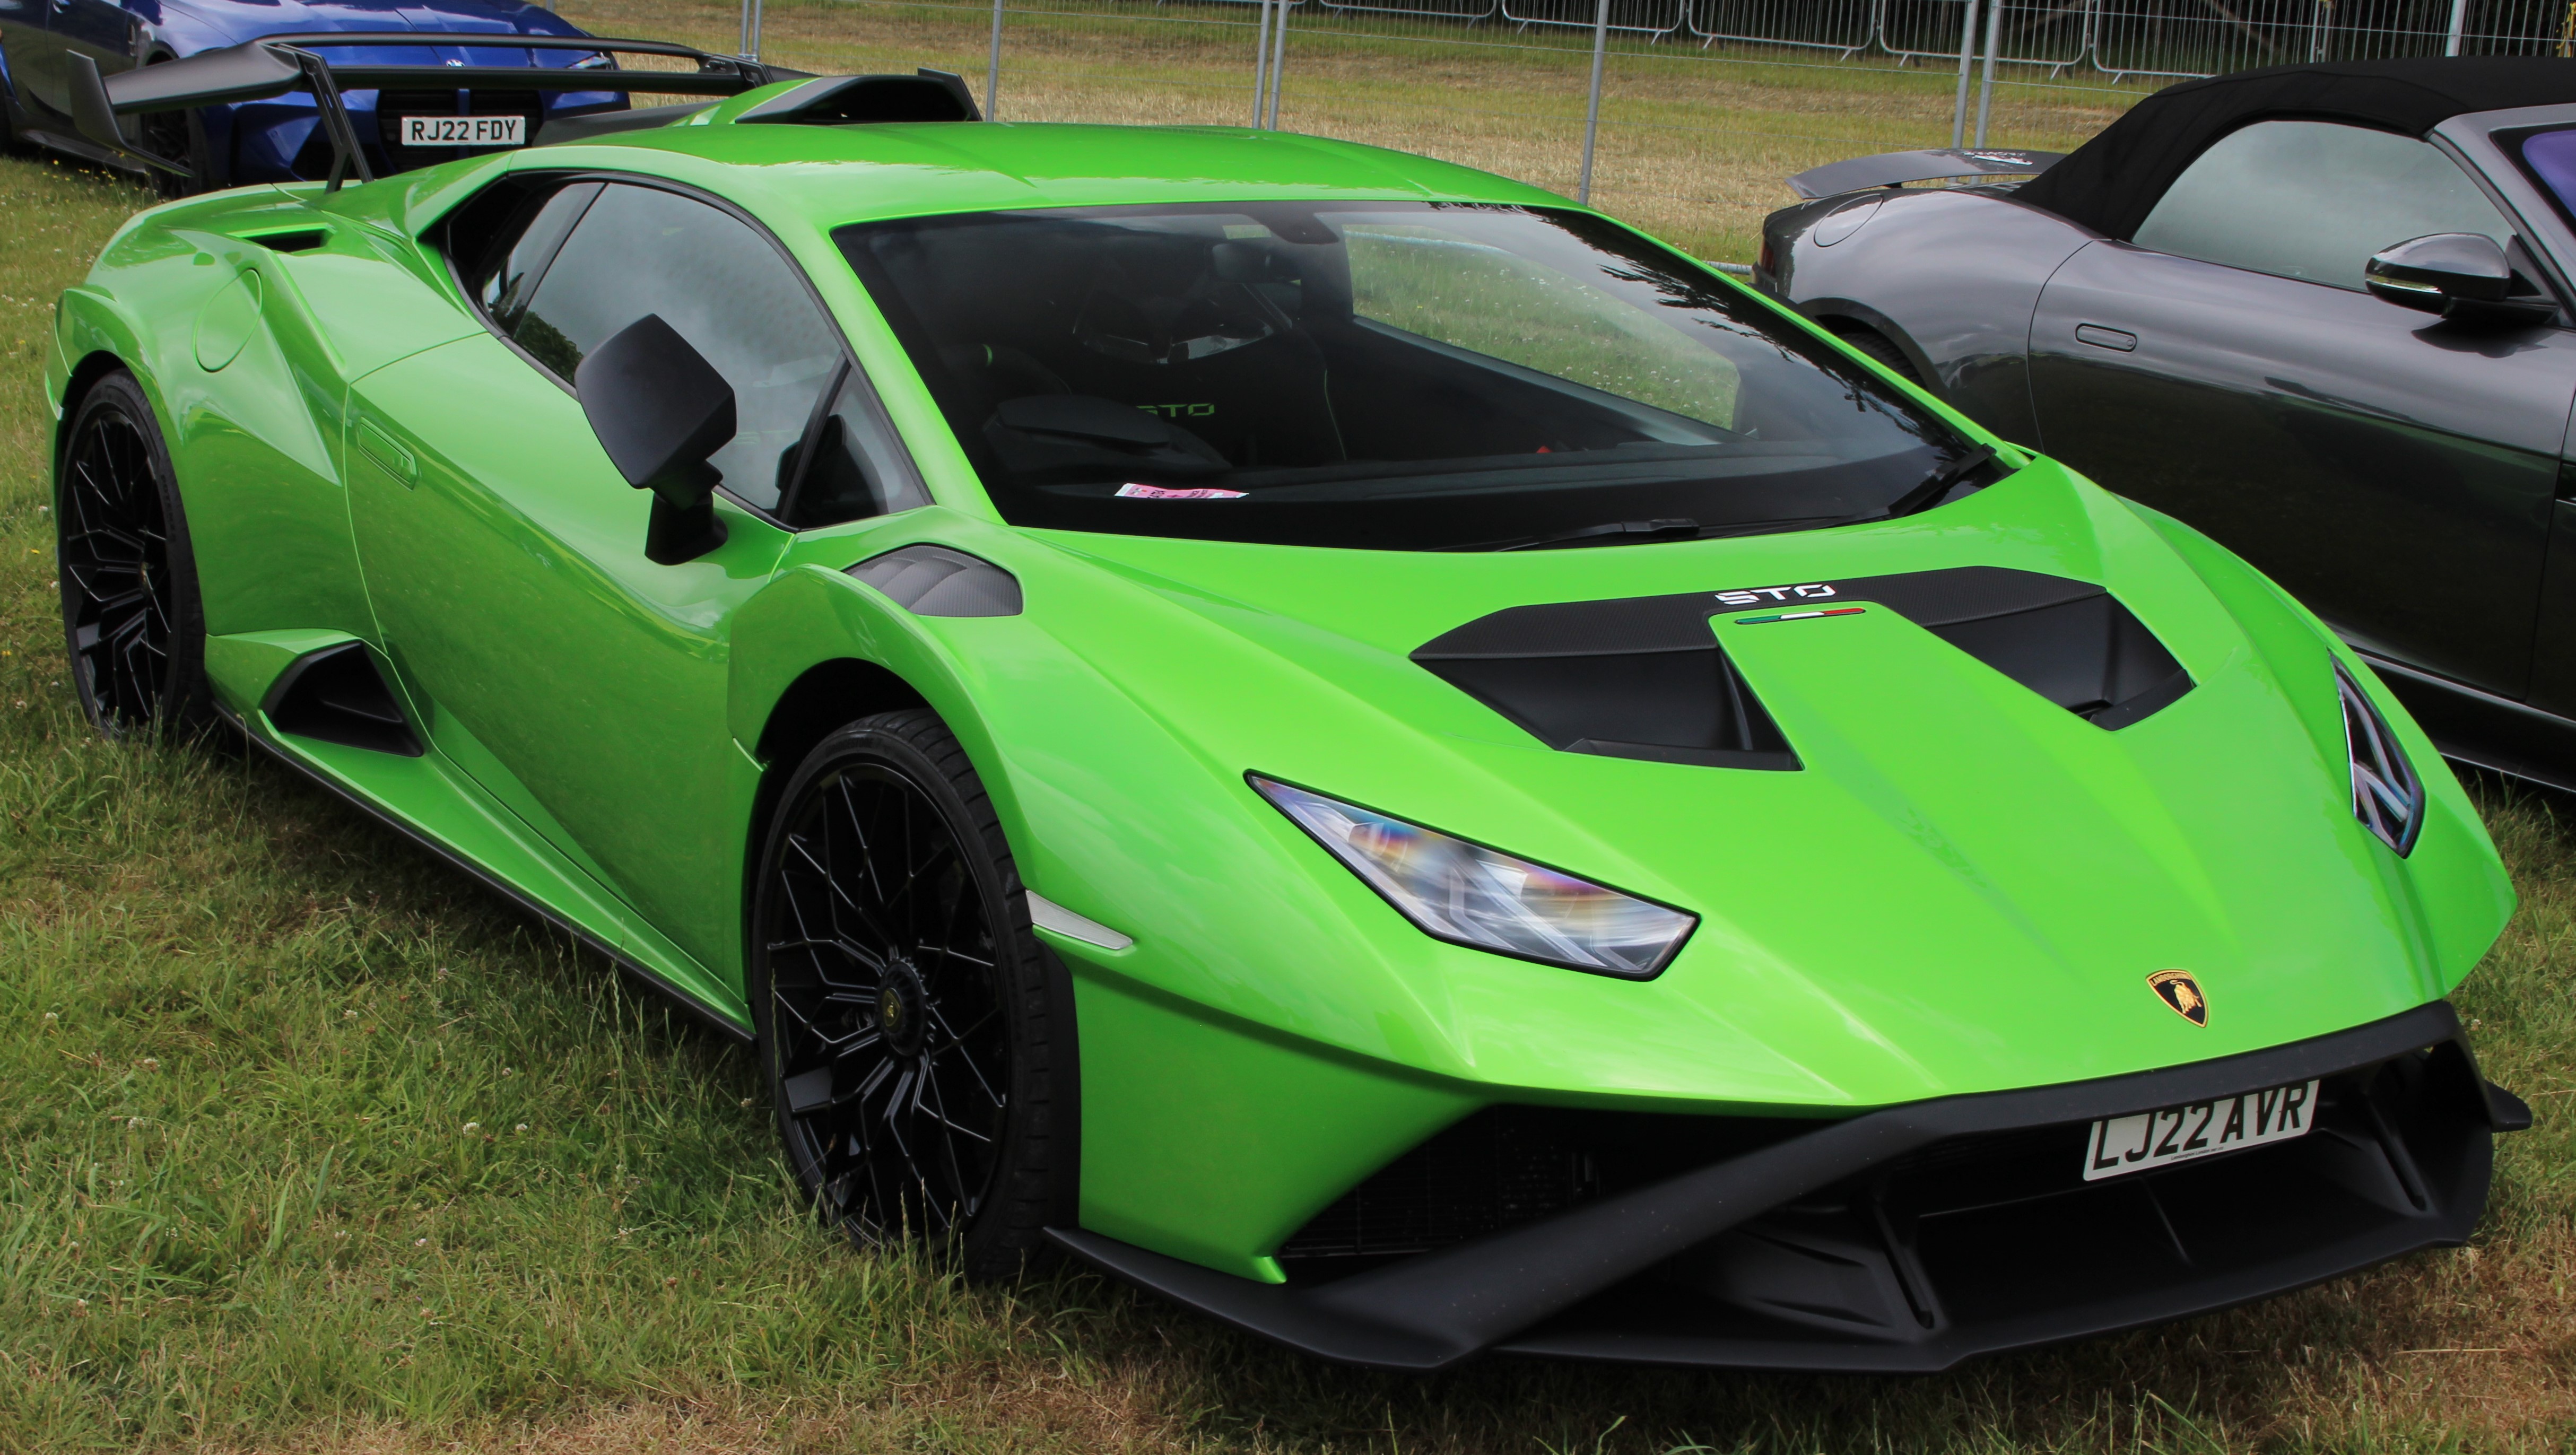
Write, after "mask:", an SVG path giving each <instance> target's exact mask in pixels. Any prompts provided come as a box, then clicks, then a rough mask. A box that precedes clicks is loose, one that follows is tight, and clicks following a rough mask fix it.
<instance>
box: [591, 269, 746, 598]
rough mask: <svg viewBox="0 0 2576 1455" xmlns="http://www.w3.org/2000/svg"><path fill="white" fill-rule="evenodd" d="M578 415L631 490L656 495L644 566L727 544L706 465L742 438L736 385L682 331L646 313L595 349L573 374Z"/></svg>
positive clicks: (718, 475) (714, 474) (718, 477)
mask: <svg viewBox="0 0 2576 1455" xmlns="http://www.w3.org/2000/svg"><path fill="white" fill-rule="evenodd" d="M572 385H573V389H574V390H575V391H576V392H577V393H579V394H580V395H581V412H582V413H583V414H585V415H588V416H589V417H590V430H591V433H593V434H595V435H597V436H599V443H600V445H601V447H602V448H604V449H606V450H607V451H608V459H609V462H610V463H611V464H614V465H615V466H616V467H617V473H619V474H621V475H623V476H625V477H626V483H627V484H629V485H632V486H634V487H635V488H636V489H638V490H650V491H652V492H653V519H652V523H651V524H650V525H649V526H647V527H646V529H645V534H644V555H645V558H646V559H647V560H650V561H654V562H656V563H658V564H660V565H664V566H676V565H678V564H680V563H681V562H683V561H694V560H696V559H697V558H698V557H700V556H703V555H705V554H706V553H707V552H709V551H712V550H714V549H715V548H716V547H718V546H720V545H723V544H724V538H725V528H724V522H722V521H720V520H718V519H716V512H715V499H714V497H715V488H716V486H717V485H719V484H721V483H723V480H724V473H723V472H722V471H720V470H718V469H717V468H716V467H715V466H713V465H711V464H708V463H707V461H708V458H709V457H710V456H712V455H714V454H715V452H716V451H718V450H720V449H723V448H724V447H725V445H726V444H727V443H728V442H730V441H731V440H732V439H733V437H734V433H735V428H736V426H735V423H734V412H733V386H732V385H730V384H727V383H726V382H725V380H724V376H723V375H722V374H719V373H717V372H716V370H715V366H714V365H713V364H710V363H708V362H707V361H706V358H705V356H704V355H702V354H700V353H699V352H698V351H697V350H696V349H693V348H691V347H690V346H689V341H688V340H687V339H684V338H682V337H680V331H679V330H678V329H675V328H673V327H671V326H670V325H669V324H667V323H664V322H663V321H662V316H661V315H660V314H658V313H648V314H646V315H644V316H643V317H642V318H639V319H637V320H635V321H634V322H633V323H630V324H628V325H627V326H626V327H625V328H623V329H620V330H619V331H618V332H617V334H616V335H615V336H614V337H612V338H610V339H609V340H608V342H606V343H604V344H601V345H600V346H599V347H598V348H595V349H592V350H591V351H590V353H589V354H588V355H587V356H585V357H584V358H583V359H582V361H581V364H580V365H579V367H577V368H575V369H574V370H573V377H572Z"/></svg>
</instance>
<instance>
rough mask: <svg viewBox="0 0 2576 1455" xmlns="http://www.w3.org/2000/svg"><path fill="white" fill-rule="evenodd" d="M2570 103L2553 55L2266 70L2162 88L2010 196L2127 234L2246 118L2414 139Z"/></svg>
mask: <svg viewBox="0 0 2576 1455" xmlns="http://www.w3.org/2000/svg"><path fill="white" fill-rule="evenodd" d="M2557 102H2576V63H2571V62H2569V61H2566V60H2563V59H2560V58H2558V57H2555V56H2425V57H2418V58H2415V59H2410V60H2389V61H2329V62H2323V63H2320V64H2316V65H2300V66H2266V67H2264V68H2263V69H2261V70H2257V71H2237V72H2233V73H2231V74H2229V75H2224V76H2212V77H2210V78H2208V79H2207V80H2201V81H2185V82H2183V83H2182V84H2181V85H2178V86H2167V87H2166V88H2165V89H2163V90H2161V91H2158V92H2157V93H2156V94H2154V95H2153V96H2150V97H2148V98H2147V99H2145V100H2144V101H2141V102H2139V103H2138V104H2137V105H2136V106H2134V107H2131V108H2130V110H2129V113H2128V114H2127V115H2125V116H2123V117H2121V118H2120V119H2119V120H2117V121H2114V122H2112V123H2111V124H2110V125H2109V126H2107V127H2104V128H2103V129H2102V132H2101V134H2100V135H2098V136H2096V137H2094V138H2093V139H2092V140H2091V141H2088V142H2086V143H2085V144H2084V145H2082V146H2080V147H2078V148H2076V149H2075V151H2074V152H2073V153H2072V154H2070V155H2069V156H2068V157H2067V158H2066V160H2065V161H2062V162H2059V163H2058V164H2057V165H2056V166H2054V167H2051V168H2049V169H2048V170H2047V171H2045V172H2042V173H2040V174H2039V175H2038V176H2037V177H2035V178H2032V179H2031V180H2030V181H2028V182H2025V183H2023V184H2022V186H2021V188H2020V190H2018V191H2016V192H2015V193H2014V194H2013V196H2014V197H2015V198H2016V199H2018V200H2020V201H2023V202H2027V203H2030V204H2032V205H2034V206H2038V207H2045V208H2047V209H2048V210H2049V211H2051V212H2054V213H2056V214H2057V215H2058V216H2060V217H2063V218H2066V219H2068V220H2069V221H2073V222H2080V223H2082V224H2084V225H2085V226H2087V227H2090V228H2092V229H2094V230H2095V231H2097V232H2101V233H2104V234H2107V235H2109V236H2111V237H2116V238H2127V237H2129V236H2130V235H2132V234H2133V233H2135V232H2136V231H2137V230H2138V225H2139V224H2140V223H2142V222H2145V221H2146V220H2147V214H2148V213H2149V212H2151V211H2153V210H2154V209H2155V205H2156V203H2157V201H2158V200H2159V199H2161V198H2162V197H2163V196H2164V195H2165V188H2167V187H2169V186H2171V185H2172V184H2173V180H2174V178H2176V177H2178V176H2180V175H2181V174H2182V169H2183V168H2185V167H2187V166H2189V165H2191V163H2192V162H2193V160H2194V159H2196V158H2198V157H2199V155H2200V154H2201V153H2202V152H2204V151H2207V150H2208V149H2209V147H2210V144H2211V143H2213V142H2215V141H2217V140H2218V139H2219V138H2221V137H2223V136H2225V135H2227V134H2228V133H2229V132H2232V131H2234V130H2236V129H2237V128H2238V127H2240V126H2244V125H2246V124H2247V123H2248V122H2254V121H2271V120H2278V119H2284V118H2289V119H2297V120H2305V121H2342V122H2349V123H2352V124H2354V125H2357V126H2371V127H2377V128H2379V129H2380V130H2382V131H2394V132H2402V133H2404V134H2405V135H2407V136H2422V135H2423V134H2424V133H2426V132H2428V131H2431V130H2432V129H2433V128H2434V127H2436V126H2439V125H2441V124H2442V123H2443V122H2445V121H2448V120H2450V119H2451V118H2452V117H2454V116H2458V115H2460V114H2462V113H2464V112H2470V111H2501V110H2504V109H2506V108H2508V107H2515V106H2547V105H2551V104H2553V103H2557Z"/></svg>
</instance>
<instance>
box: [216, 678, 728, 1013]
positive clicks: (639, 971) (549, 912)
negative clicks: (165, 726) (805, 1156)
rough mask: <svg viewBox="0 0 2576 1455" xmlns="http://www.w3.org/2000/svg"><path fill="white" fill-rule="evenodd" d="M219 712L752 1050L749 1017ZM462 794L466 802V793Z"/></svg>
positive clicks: (225, 711)
mask: <svg viewBox="0 0 2576 1455" xmlns="http://www.w3.org/2000/svg"><path fill="white" fill-rule="evenodd" d="M216 711H217V712H218V713H220V714H221V715H222V716H223V717H224V719H225V720H226V721H228V722H230V723H231V724H232V725H233V726H234V727H235V728H237V729H239V730H240V732H241V735H242V737H243V738H244V739H246V740H247V741H249V742H250V743H252V744H253V745H255V746H256V747H258V748H259V749H260V750H261V751H262V752H264V753H266V754H267V755H268V756H269V757H271V758H273V759H275V760H276V761H277V762H279V763H282V764H284V765H285V766H286V767H288V768H290V769H292V770H293V771H294V772H296V773H297V774H299V775H301V776H302V777H304V778H306V779H308V780H310V781H311V782H313V783H314V784H316V785H318V786H320V787H321V788H323V789H324V790H326V791H327V792H329V793H330V794H331V795H332V796H334V797H336V798H338V799H339V800H340V801H341V802H343V803H346V804H348V805H349V806H350V807H352V808H355V809H357V810H358V811H359V812H361V813H364V814H366V815H367V816H368V817H369V818H372V819H374V820H376V821H377V822H378V823H381V824H383V825H384V826H385V827H387V828H389V829H392V830H393V831H394V832H396V833H398V834H401V835H402V836H403V837H404V838H406V839H409V840H410V841H411V842H412V843H414V844H417V845H419V846H420V847H421V848H423V849H426V850H428V851H429V852H430V853H431V854H434V855H436V856H437V857H438V858H439V859H440V860H441V861H443V862H445V863H446V864H448V865H450V866H451V867H453V868H455V869H458V870H460V871H462V872H463V873H465V874H466V875H468V876H469V877H471V878H473V879H474V880H475V881H476V882H478V883H480V884H482V885H483V886H484V887H485V888H487V889H489V890H491V891H492V892H494V893H496V894H498V895H500V896H501V897H502V898H504V899H507V900H509V901H510V902H511V903H513V904H515V905H517V906H518V907H519V908H521V909H523V910H525V911H527V912H528V913H529V914H531V915H534V916H535V917H536V918H538V919H540V920H543V921H545V922H546V923H547V924H550V925H553V926H555V927H556V928H558V929H561V930H563V931H564V932H565V933H567V934H569V935H571V936H572V937H573V938H574V939H576V940H579V941H580V942H581V943H583V944H584V945H587V946H589V947H590V948H591V949H593V950H596V951H598V952H599V953H600V954H601V955H603V956H605V957H607V959H608V960H609V962H610V963H612V964H614V965H616V966H617V968H619V969H620V970H623V971H625V972H626V973H627V974H629V975H631V976H633V977H635V979H637V980H638V981H640V982H642V983H643V984H644V985H645V986H647V987H649V988H650V989H652V990H655V991H658V992H660V993H661V994H662V995H665V996H667V997H669V998H670V999H671V1000H673V1001H676V1002H677V1003H678V1004H679V1005H680V1007H681V1008H682V1009H684V1010H686V1011H688V1012H689V1013H690V1014H691V1015H693V1016H695V1017H697V1018H698V1019H699V1020H701V1021H704V1022H705V1023H706V1024H707V1025H708V1026H709V1027H710V1028H712V1029H714V1030H715V1031H717V1032H719V1033H721V1034H722V1035H724V1036H725V1037H727V1038H728V1039H730V1040H732V1041H734V1042H736V1043H737V1044H741V1045H749V1044H750V1043H751V1040H752V1030H751V1025H750V1022H749V1019H748V1018H747V1017H745V1016H742V1015H740V1014H739V1013H737V1012H734V1011H732V1010H730V1009H728V1008H726V1007H724V1006H721V1005H719V1004H718V1003H717V1002H715V1001H714V1000H713V999H711V998H709V997H707V996H704V995H701V994H699V993H697V992H695V991H693V990H691V989H690V988H689V987H687V986H685V985H683V984H682V983H681V982H680V981H679V980H678V979H676V978H675V977H673V976H671V975H668V974H665V973H663V972H662V971H660V970H657V969H655V968H654V967H652V966H650V965H648V964H646V963H645V962H644V961H642V960H641V959H638V958H637V957H636V956H635V955H634V954H633V953H632V952H631V951H629V950H628V949H626V948H625V947H624V946H621V945H619V944H617V943H615V942H614V941H612V940H610V939H609V938H607V937H606V935H605V933H603V932H602V931H599V930H594V929H592V928H591V927H590V926H587V925H585V924H583V923H582V922H581V921H580V920H578V919H576V918H574V917H573V916H572V915H570V914H567V913H565V912H564V911H562V910H560V909H557V908H556V907H554V906H553V905H550V904H547V903H546V902H545V901H544V900H542V899H540V898H538V897H537V896H536V895H534V894H532V893H530V892H529V891H527V890H526V889H523V888H522V887H520V886H519V885H517V884H514V883H512V882H511V881H510V880H509V879H508V878H506V877H504V876H502V875H501V874H499V873H497V872H496V871H494V870H492V869H491V868H489V867H487V866H486V865H484V864H482V863H481V862H479V861H477V860H476V859H474V858H473V857H472V856H470V855H468V854H466V853H464V852H462V851H461V850H459V849H457V848H456V847H455V846H453V845H451V844H449V843H447V842H446V841H445V840H443V839H440V838H438V837H437V836H435V835H433V834H431V833H429V832H428V831H426V830H425V829H423V828H421V827H420V826H419V825H417V824H415V823H413V822H412V821H411V820H409V819H407V818H405V817H403V816H402V815H401V814H399V813H397V812H395V811H394V810H393V809H391V808H389V807H387V806H386V805H384V804H381V803H378V802H376V801H375V800H374V799H373V798H371V797H369V796H368V795H367V794H365V793H364V792H362V791H360V790H358V789H356V788H354V787H352V786H351V785H349V784H347V783H345V782H343V781H341V779H340V778H339V777H338V776H337V775H335V774H333V773H332V772H331V771H330V770H328V769H327V768H325V767H323V766H322V765H321V764H319V763H316V762H312V761H308V759H307V758H306V757H305V755H304V754H303V753H301V752H299V751H297V750H296V749H295V748H294V747H292V746H290V745H287V744H284V743H280V742H277V741H273V740H272V739H271V738H270V737H269V736H268V735H267V734H266V733H264V732H262V731H261V730H260V729H261V726H262V725H257V724H254V723H252V722H250V721H248V720H247V719H246V718H245V716H244V715H243V714H241V713H239V712H236V711H235V710H233V709H232V708H231V707H230V706H229V705H224V704H218V706H217V708H216ZM343 751H354V752H363V751H365V750H363V749H344V750H343ZM409 761H412V762H419V761H421V760H417V759H415V760H409ZM441 776H442V777H445V776H446V775H444V774H442V775H441ZM458 791H459V792H460V796H461V793H462V790H461V788H460V789H459V790H458ZM474 807H475V808H476V809H477V810H479V811H480V812H482V813H483V814H484V815H485V816H486V817H496V818H497V816H498V815H500V814H501V813H503V812H505V810H501V809H499V808H497V807H486V806H484V805H480V804H477V805H474ZM522 848H523V849H525V850H527V851H529V852H531V853H534V852H539V850H538V849H537V848H536V846H534V845H523V846H522ZM559 872H562V873H563V874H564V877H566V878H567V879H568V878H569V877H570V873H571V871H559Z"/></svg>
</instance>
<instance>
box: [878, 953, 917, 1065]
mask: <svg viewBox="0 0 2576 1455" xmlns="http://www.w3.org/2000/svg"><path fill="white" fill-rule="evenodd" d="M877 1029H878V1030H879V1031H881V1032H882V1033H884V1035H885V1038H886V1049H888V1050H890V1051H892V1052H893V1053H894V1054H896V1055H898V1056H913V1055H918V1054H920V1052H921V1048H922V1046H923V1044H924V1043H925V1042H927V1041H928V1040H929V1038H930V1015H929V996H928V995H927V994H926V993H924V990H923V987H922V984H921V974H920V972H918V971H916V970H914V969H913V968H912V966H911V965H909V964H907V963H905V962H904V961H901V960H897V961H895V962H894V963H893V964H891V965H888V966H887V967H886V971H885V977H884V978H883V979H881V980H879V981H878V982H877Z"/></svg>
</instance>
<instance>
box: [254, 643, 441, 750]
mask: <svg viewBox="0 0 2576 1455" xmlns="http://www.w3.org/2000/svg"><path fill="white" fill-rule="evenodd" d="M260 711H262V712H264V713H266V714H267V715H268V720H269V722H270V723H271V724H272V725H273V726H275V727H276V729H277V730H278V731H279V732H282V733H285V734H286V735H288V736H289V737H298V738H313V739H315V740H317V741H320V742H325V743H340V744H343V745H345V746H347V747H352V748H365V749H366V750H368V751H369V752H373V753H393V754H397V755H399V756H401V757H405V758H417V757H419V756H420V755H421V746H420V739H419V737H418V736H417V735H415V734H414V733H413V732H412V730H411V724H410V722H409V721H407V720H406V719H405V718H404V717H403V712H402V708H401V706H400V705H398V704H397V703H396V702H395V701H394V695H393V691H392V689H390V688H388V687H387V686H385V679H384V677H383V675H382V674H381V673H379V672H377V671H376V662H375V658H373V657H371V656H369V655H368V653H367V649H366V646H365V645H364V644H363V643H359V642H342V643H341V644H340V645H338V646H336V647H324V648H323V649H322V650H320V651H318V652H308V653H306V654H305V655H303V656H301V657H298V658H296V659H295V661H294V662H293V663H292V664H290V665H289V666H288V667H287V669H286V670H285V671H284V672H281V673H279V674H278V678H277V683H276V685H275V686H273V687H271V688H269V689H268V700H267V701H265V702H263V703H261V704H260Z"/></svg>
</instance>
